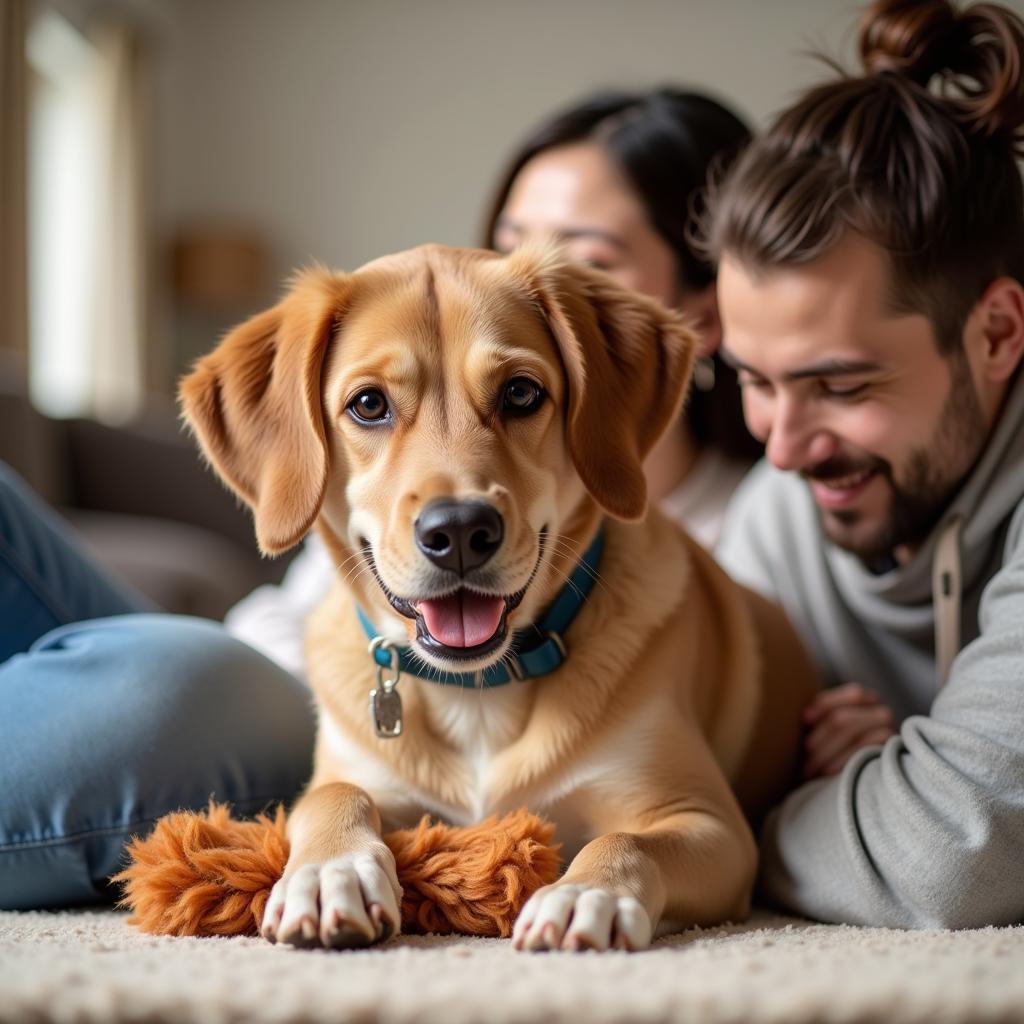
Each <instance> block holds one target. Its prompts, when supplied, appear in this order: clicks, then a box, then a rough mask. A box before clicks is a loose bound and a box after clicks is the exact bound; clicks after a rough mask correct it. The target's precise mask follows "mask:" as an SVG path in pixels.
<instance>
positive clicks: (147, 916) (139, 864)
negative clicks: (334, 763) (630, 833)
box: [113, 800, 560, 938]
mask: <svg viewBox="0 0 1024 1024" xmlns="http://www.w3.org/2000/svg"><path fill="white" fill-rule="evenodd" d="M554 831H555V830H554V826H553V825H551V824H550V823H548V822H545V821H542V820H541V819H540V818H538V817H536V816H535V815H533V814H530V813H529V812H528V811H526V810H519V811H515V812H514V813H512V814H509V815H506V816H505V817H504V818H501V819H500V820H499V819H498V818H497V817H493V818H488V819H487V820H486V821H482V822H481V823H480V824H479V825H473V826H471V827H469V828H451V827H449V826H447V825H431V824H430V820H429V818H427V817H424V818H423V819H422V820H421V821H420V823H419V825H418V826H417V827H416V828H413V829H403V830H402V831H400V832H392V833H390V834H389V835H386V836H385V837H384V841H385V842H386V843H387V845H388V846H389V848H390V849H391V851H392V853H393V854H394V855H395V862H396V864H397V867H398V880H399V882H401V884H402V890H403V895H402V928H403V930H405V931H406V932H435V933H438V934H447V933H450V932H462V933H464V934H467V935H484V936H495V937H501V938H506V937H508V936H509V935H511V934H512V925H513V923H514V922H515V919H516V916H517V915H518V913H519V911H520V910H521V909H522V906H523V904H524V903H525V902H526V901H527V900H528V899H529V898H530V896H531V895H533V893H534V892H536V890H537V889H539V888H540V887H541V886H543V885H548V884H549V883H551V882H553V881H554V880H555V878H557V876H558V871H559V868H560V860H559V857H558V847H557V845H555V844H554V843H553V839H554ZM128 855H129V857H130V858H131V863H130V864H129V866H128V867H127V868H126V869H125V870H124V871H122V872H120V874H117V875H115V876H114V877H113V881H114V882H118V883H120V884H121V885H122V886H123V892H124V895H123V897H122V898H121V900H120V902H119V904H118V905H119V906H121V907H127V908H129V909H131V910H133V911H134V916H133V917H131V918H130V919H129V920H130V923H131V924H134V925H136V926H137V927H139V928H140V929H141V930H142V931H144V932H149V933H151V934H154V935H256V934H258V933H259V926H260V922H261V921H262V920H263V911H264V909H265V908H266V905H267V898H268V897H269V896H270V890H271V888H272V887H273V885H274V883H275V882H276V881H277V880H278V879H279V878H280V877H281V874H282V873H283V872H284V866H285V862H286V861H287V860H288V840H287V838H286V837H285V813H284V809H283V808H281V807H278V809H277V811H276V813H275V815H274V817H272V818H271V817H270V816H268V815H266V814H260V815H258V816H257V817H256V819H255V820H254V821H236V820H234V819H233V818H232V817H231V812H230V809H229V808H228V806H227V805H226V804H218V803H215V802H214V801H212V800H211V801H210V805H209V807H208V808H207V810H206V811H205V812H201V811H199V812H195V811H179V812H177V813H174V814H167V815H165V816H164V817H163V818H161V819H160V820H159V821H158V822H157V824H156V828H155V829H154V831H153V832H152V833H151V834H150V835H149V836H148V837H147V838H145V839H140V838H138V837H136V838H134V839H133V840H132V841H131V843H130V844H129V846H128Z"/></svg>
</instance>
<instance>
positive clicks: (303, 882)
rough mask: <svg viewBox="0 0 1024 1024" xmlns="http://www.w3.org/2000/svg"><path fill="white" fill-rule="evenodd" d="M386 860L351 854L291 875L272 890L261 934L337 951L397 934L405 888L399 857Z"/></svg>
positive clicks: (272, 938)
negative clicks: (398, 874) (401, 883)
mask: <svg viewBox="0 0 1024 1024" xmlns="http://www.w3.org/2000/svg"><path fill="white" fill-rule="evenodd" d="M387 856H388V857H391V853H390V851H387ZM381 860H384V858H378V857H376V856H374V854H372V853H366V852H363V853H347V854H345V855H344V856H342V857H335V858H333V859H331V860H329V861H325V862H324V863H323V864H303V865H302V866H301V867H299V868H297V869H296V870H295V871H293V872H290V873H288V874H285V876H284V877H283V878H281V879H280V881H278V882H277V884H276V885H275V886H274V888H273V889H272V890H271V892H270V899H268V900H267V906H266V909H265V910H264V912H263V924H262V927H261V928H260V934H261V935H262V936H263V937H264V938H265V939H269V940H270V941H271V942H286V943H288V944H289V945H292V946H303V947H308V946H327V947H329V948H331V949H348V948H352V947H359V946H369V945H371V944H372V943H374V942H380V941H383V940H384V939H388V938H390V937H391V936H392V935H397V934H398V933H399V931H400V930H401V921H402V919H401V915H400V913H399V909H398V907H399V904H400V902H401V899H402V889H401V887H400V886H399V884H398V879H397V878H396V877H395V869H394V859H393V858H392V859H391V863H390V864H387V863H386V860H385V864H382V863H381Z"/></svg>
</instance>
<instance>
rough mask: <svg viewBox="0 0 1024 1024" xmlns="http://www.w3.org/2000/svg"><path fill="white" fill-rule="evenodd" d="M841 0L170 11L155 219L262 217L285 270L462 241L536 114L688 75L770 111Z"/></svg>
mask: <svg viewBox="0 0 1024 1024" xmlns="http://www.w3.org/2000/svg"><path fill="white" fill-rule="evenodd" d="M855 11H856V6H855V5H851V4H850V3H849V2H847V0H764V2H757V0H718V2H711V0H672V2H668V0H633V2H630V3H625V2H603V0H520V2H516V3H512V2H497V0H419V2H416V0H348V2H344V0H288V2H285V0H175V2H173V3H171V4H169V5H167V8H166V12H165V14H164V16H163V17H162V19H161V23H160V29H161V30H160V38H159V43H160V46H159V51H158V54H157V60H158V64H157V75H158V78H157V82H158V92H157V115H158V118H159V121H158V130H159V141H160V152H159V160H158V169H159V178H158V181H157V188H158V202H159V208H158V213H159V220H160V224H161V226H162V228H163V229H164V230H165V231H170V230H173V229H174V228H175V227H177V226H178V225H180V224H182V223H187V222H188V221H190V220H192V219H203V218H225V219H228V220H238V221H242V222H251V223H253V224H255V225H257V226H259V227H260V228H262V229H263V230H265V231H266V232H267V233H268V235H269V236H270V238H271V239H272V240H273V242H274V244H275V247H276V262H277V266H276V267H275V271H276V273H277V274H278V275H281V274H284V273H285V272H287V270H288V269H289V268H290V267H291V266H293V265H294V264H298V263H302V262H304V261H308V260H312V259H318V260H322V261H324V262H326V263H328V264H331V265H337V266H343V267H352V266H355V265H358V264H359V263H362V262H363V261H365V260H367V259H370V258H371V257H374V256H377V255H380V254H382V253H384V252H388V251H391V250H394V249H399V248H403V247H406V246H409V245H413V244H416V243H419V242H424V241H440V242H448V243H456V244H463V243H470V242H472V241H474V240H475V239H476V233H477V229H478V225H479V222H480V216H481V210H482V208H483V206H484V203H485V198H486V197H487V196H488V195H489V192H490V188H491V186H492V183H493V180H494V178H495V175H496V173H497V171H498V169H499V168H500V167H501V165H502V163H503V160H504V158H505V157H506V155H507V154H508V152H509V150H510V148H511V147H512V146H513V144H514V142H515V140H516V139H517V138H518V137H519V136H520V135H521V134H522V133H523V131H524V130H525V129H527V128H528V127H529V126H530V125H532V124H533V123H534V122H535V121H536V120H537V119H538V118H539V117H542V116H544V115H546V114H547V113H549V112H550V111H551V110H552V109H553V108H554V107H556V106H558V105H560V104H564V103H566V102H567V101H570V100H572V99H574V98H576V97H578V96H580V95H581V94H584V93H586V92H587V91H588V90H591V89H595V88H597V87H600V86H610V85H611V86H617V85H626V86H637V87H646V86H650V85H653V84H656V83H659V82H679V83H684V84H688V85H694V86H699V87H702V88H705V89H709V90H711V91H713V92H714V93H716V94H718V95H719V96H721V97H723V98H725V99H727V100H730V101H732V102H733V103H734V104H735V105H736V106H737V108H738V109H739V110H740V111H742V112H743V113H744V114H746V115H747V116H749V117H752V118H757V119H760V118H763V117H764V116H765V115H767V114H768V113H769V112H771V111H772V110H773V109H774V108H776V107H778V106H779V105H780V104H781V103H784V102H785V100H786V98H787V97H788V96H789V95H790V94H791V93H792V91H793V90H794V89H796V88H798V87H799V86H801V85H803V84H805V83H806V82H808V81H810V80H812V79H813V78H814V77H815V75H816V73H818V72H817V69H816V67H815V65H814V63H813V62H811V61H809V60H807V59H803V58H801V57H800V56H799V54H798V51H799V50H800V49H806V48H808V47H813V46H827V47H829V48H830V49H831V50H832V52H839V51H840V44H841V43H842V41H843V38H844V33H846V34H847V36H848V35H849V33H848V32H847V30H848V28H849V26H850V24H851V23H852V20H853V18H854V17H855Z"/></svg>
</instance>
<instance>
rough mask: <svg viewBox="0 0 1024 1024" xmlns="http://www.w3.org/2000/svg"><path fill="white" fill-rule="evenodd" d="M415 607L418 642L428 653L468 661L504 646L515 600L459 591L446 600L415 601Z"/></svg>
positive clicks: (438, 598) (441, 598) (465, 590)
mask: <svg viewBox="0 0 1024 1024" xmlns="http://www.w3.org/2000/svg"><path fill="white" fill-rule="evenodd" d="M515 596H517V595H513V597H515ZM520 600H521V597H520ZM515 603H516V604H518V603H519V601H516V602H515ZM412 607H413V608H414V609H415V611H416V639H417V640H418V641H419V643H420V644H421V645H422V646H423V647H424V648H425V649H426V650H428V651H430V652H431V653H432V654H437V655H440V656H441V657H444V658H466V659H469V658H479V657H482V656H485V655H487V654H490V653H491V651H493V650H496V649H497V648H498V647H500V646H501V644H502V642H503V641H504V640H505V636H506V634H507V632H508V613H509V611H510V610H511V607H512V599H511V598H508V597H501V596H495V595H492V594H478V593H476V592H475V591H473V590H468V589H466V588H460V589H458V590H456V591H455V593H454V594H449V595H448V596H446V597H432V598H429V599H427V600H422V601H416V602H415V603H413V604H412Z"/></svg>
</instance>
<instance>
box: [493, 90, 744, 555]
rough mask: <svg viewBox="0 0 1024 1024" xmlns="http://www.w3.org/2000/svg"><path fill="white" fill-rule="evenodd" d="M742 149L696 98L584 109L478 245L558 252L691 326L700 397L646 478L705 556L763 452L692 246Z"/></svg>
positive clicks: (523, 160) (562, 127)
mask: <svg viewBox="0 0 1024 1024" xmlns="http://www.w3.org/2000/svg"><path fill="white" fill-rule="evenodd" d="M749 139H750V133H749V131H748V130H747V128H746V126H745V125H744V124H743V122H742V121H740V120H739V118H738V117H736V115H735V114H733V113H732V112H730V111H729V110H727V109H726V108H725V107H723V106H722V105H721V104H719V103H716V102H715V101H714V100H712V99H709V98H708V97H706V96H702V95H700V94H698V93H692V92H682V91H679V90H674V89H664V88H663V89H657V90H655V91H653V92H649V93H642V94H632V93H623V92H609V93H602V94H599V95H596V96H593V97H590V98H588V99H586V100H584V101H582V102H581V103H578V104H576V105H574V106H572V107H570V108H568V109H566V110H563V111H561V112H560V113H557V114H556V115H555V116H553V117H552V118H550V119H549V120H547V121H545V122H544V123H543V124H541V125H540V126H539V127H538V128H537V129H535V130H534V132H533V133H532V134H531V135H530V136H529V137H528V138H527V139H526V140H525V141H524V142H523V143H522V145H521V146H520V147H519V149H518V151H517V152H516V154H515V156H514V157H513V158H512V160H511V161H510V163H509V166H508V169H507V171H506V172H505V174H504V175H503V177H502V178H501V182H500V185H499V187H498V190H497V193H496V195H495V199H494V202H493V204H492V207H491V211H490V214H489V217H488V220H487V224H486V227H485V231H484V244H485V245H487V246H491V247H494V248H496V249H499V250H501V251H509V250H511V249H513V248H515V246H516V245H518V244H520V243H521V242H524V241H527V240H530V239H533V238H539V237H554V238H556V239H559V240H561V241H562V242H563V243H564V244H565V246H566V249H567V250H568V252H569V253H570V254H571V255H573V256H575V257H577V258H578V259H580V260H582V261H585V262H587V263H591V264H593V265H594V266H597V267H600V268H601V269H603V270H606V271H607V272H608V273H609V274H610V275H611V276H612V277H615V278H616V279H617V280H618V281H619V282H620V283H621V284H624V285H626V286H627V287H630V288H633V289H635V290H637V291H640V292H644V293H645V294H647V295H650V296H652V297H653V298H656V299H658V300H660V301H661V302H663V303H664V304H665V305H666V306H670V307H673V308H676V309H679V310H681V311H682V312H684V313H686V314H688V315H689V316H690V317H691V319H692V320H693V322H694V324H695V326H696V328H697V330H698V332H699V333H700V360H699V362H698V366H697V372H696V375H695V387H694V389H693V391H692V392H691V394H690V397H689V400H688V402H687V406H686V411H685V413H684V416H683V419H682V423H681V424H680V428H679V429H678V430H672V431H669V432H668V433H667V434H666V436H665V437H664V438H663V439H662V441H661V442H660V444H659V445H658V446H657V447H656V448H655V450H654V451H653V452H652V453H651V456H650V457H649V459H648V461H647V465H646V471H647V480H648V485H649V487H650V493H651V497H652V498H654V499H655V500H657V501H659V502H660V504H661V506H662V509H663V510H664V511H665V512H666V513H668V514H669V515H670V516H672V517H673V518H675V519H677V520H679V521H680V522H682V523H683V524H684V525H685V526H687V528H688V529H689V530H690V532H691V533H692V534H693V535H694V536H695V537H697V539H698V540H700V541H702V542H703V543H705V544H706V545H708V546H709V547H711V546H714V544H715V542H716V541H717V539H718V532H719V528H720V526H721V520H722V513H723V511H724V507H725V504H726V502H727V500H728V498H729V496H730V494H731V493H732V490H733V489H734V488H735V486H736V484H737V483H738V482H739V480H740V478H741V477H742V476H743V474H744V472H745V471H746V469H747V468H748V467H749V465H750V464H751V463H752V462H753V460H754V459H755V458H757V456H758V455H759V454H760V451H761V449H760V446H759V445H758V444H757V442H756V441H755V440H754V439H753V438H752V437H751V435H750V434H749V432H748V431H747V429H746V427H745V426H744V423H743V413H742V408H741V402H740V393H739V388H738V386H737V383H736V374H735V372H734V371H733V370H732V369H731V368H730V367H729V366H728V365H726V364H725V363H723V362H722V361H721V359H720V358H719V356H718V354H717V349H718V345H719V342H720V341H721V327H720V324H719V319H718V307H717V303H716V299H715V273H714V269H713V268H712V266H711V264H710V263H708V262H707V260H706V259H705V258H704V257H703V256H702V255H700V254H699V253H698V252H697V251H696V250H695V249H694V247H693V246H692V245H691V244H690V241H689V236H690V227H691V224H692V223H693V222H694V221H695V219H697V218H699V217H700V215H701V213H702V211H703V206H704V192H705V186H706V183H707V180H708V177H709V175H710V174H715V173H720V172H722V171H724V170H725V168H726V167H727V166H728V164H729V163H730V162H731V160H732V158H733V157H735V156H736V155H737V154H738V153H739V152H740V150H741V149H742V148H743V147H744V146H745V145H746V143H747V142H748V141H749Z"/></svg>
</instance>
